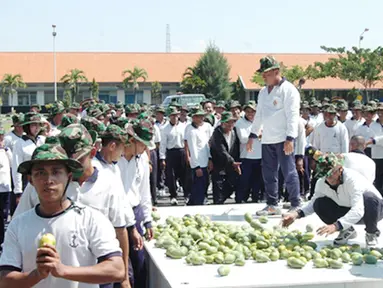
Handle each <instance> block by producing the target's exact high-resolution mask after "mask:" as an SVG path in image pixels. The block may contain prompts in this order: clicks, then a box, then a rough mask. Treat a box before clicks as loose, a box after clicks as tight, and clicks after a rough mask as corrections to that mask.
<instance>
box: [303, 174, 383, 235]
mask: <svg viewBox="0 0 383 288" xmlns="http://www.w3.org/2000/svg"><path fill="white" fill-rule="evenodd" d="M366 192H372V193H374V194H375V195H376V196H377V197H378V198H380V199H381V198H382V196H381V195H380V193H379V191H378V190H376V188H375V187H374V185H373V184H372V183H370V182H367V181H366V180H365V178H364V177H363V176H362V175H361V174H359V173H358V172H356V171H353V170H351V169H347V168H344V170H343V184H340V185H339V186H338V189H337V191H334V190H333V189H331V188H330V186H329V185H327V184H326V182H325V177H323V178H320V179H319V180H318V182H317V183H316V186H315V193H314V196H313V198H312V199H311V201H310V202H309V203H308V204H307V205H306V206H305V207H303V208H302V211H303V213H304V214H305V216H308V215H311V214H313V213H314V203H315V201H316V200H317V199H318V198H323V197H328V198H330V199H331V200H333V201H334V202H335V203H336V204H338V205H339V206H342V207H350V208H351V209H350V211H348V212H347V213H346V215H344V216H343V217H341V218H339V220H338V221H339V222H340V223H341V224H342V226H343V229H347V228H349V227H350V226H352V225H354V224H356V223H358V222H359V220H360V219H362V217H363V215H364V199H363V194H364V193H366Z"/></svg>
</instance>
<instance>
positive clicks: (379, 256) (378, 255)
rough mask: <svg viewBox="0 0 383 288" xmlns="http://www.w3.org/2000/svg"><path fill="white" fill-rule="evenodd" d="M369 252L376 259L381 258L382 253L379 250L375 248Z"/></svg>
mask: <svg viewBox="0 0 383 288" xmlns="http://www.w3.org/2000/svg"><path fill="white" fill-rule="evenodd" d="M370 254H371V255H372V256H375V257H376V258H377V259H381V258H382V254H381V253H380V252H379V251H377V250H371V252H370Z"/></svg>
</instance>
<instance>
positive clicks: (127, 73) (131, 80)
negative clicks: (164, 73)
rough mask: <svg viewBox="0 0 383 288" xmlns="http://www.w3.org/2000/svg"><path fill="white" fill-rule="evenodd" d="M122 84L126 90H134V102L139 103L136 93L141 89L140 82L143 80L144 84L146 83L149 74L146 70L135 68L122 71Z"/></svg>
mask: <svg viewBox="0 0 383 288" xmlns="http://www.w3.org/2000/svg"><path fill="white" fill-rule="evenodd" d="M122 77H124V80H122V84H123V86H124V88H125V89H128V88H133V91H134V102H135V103H137V97H136V92H137V90H138V88H139V84H138V82H139V80H140V79H142V82H145V81H146V79H148V73H147V72H146V71H145V69H142V68H139V67H136V66H134V68H133V70H130V69H126V70H124V71H122Z"/></svg>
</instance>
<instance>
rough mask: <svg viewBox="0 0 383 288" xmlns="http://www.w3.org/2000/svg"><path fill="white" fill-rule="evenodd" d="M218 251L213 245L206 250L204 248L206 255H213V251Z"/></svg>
mask: <svg viewBox="0 0 383 288" xmlns="http://www.w3.org/2000/svg"><path fill="white" fill-rule="evenodd" d="M217 252H218V249H217V247H214V246H210V247H209V248H208V249H207V250H206V254H207V255H213V254H215V253H217Z"/></svg>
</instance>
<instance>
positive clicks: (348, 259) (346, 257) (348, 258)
mask: <svg viewBox="0 0 383 288" xmlns="http://www.w3.org/2000/svg"><path fill="white" fill-rule="evenodd" d="M342 262H343V263H349V262H351V256H350V254H348V253H347V252H343V254H342Z"/></svg>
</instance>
